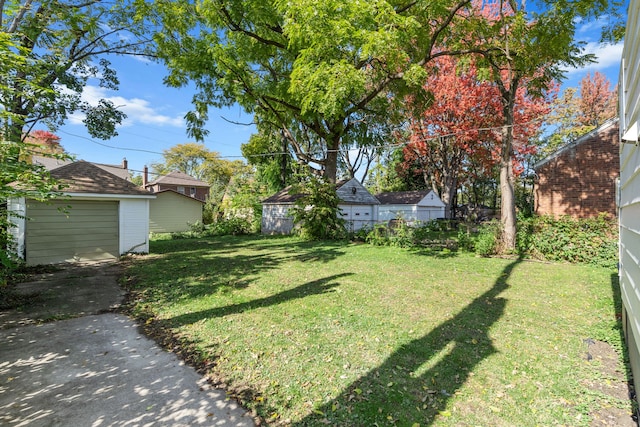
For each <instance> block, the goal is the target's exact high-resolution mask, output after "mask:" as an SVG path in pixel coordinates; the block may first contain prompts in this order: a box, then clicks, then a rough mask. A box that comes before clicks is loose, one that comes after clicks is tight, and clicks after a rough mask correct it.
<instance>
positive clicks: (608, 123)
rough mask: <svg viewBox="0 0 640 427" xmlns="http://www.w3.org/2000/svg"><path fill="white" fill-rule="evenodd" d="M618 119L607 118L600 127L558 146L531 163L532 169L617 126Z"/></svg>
mask: <svg viewBox="0 0 640 427" xmlns="http://www.w3.org/2000/svg"><path fill="white" fill-rule="evenodd" d="M619 121H620V118H619V117H614V118H612V119H609V120H607V121H606V122H604V123H603V124H602V125H601V126H600V127H598V128H596V129H594V130H592V131H591V132H588V133H586V134H584V135H582V136H581V137H579V138H577V139H574V140H573V141H571V142H569V143H567V144H565V145H563V146H561V147H560V148H558V149H557V150H556V151H554V152H553V153H551V154H549V155H548V156H547V157H545V158H544V159H542V160H540V161H538V162H537V163H536V164H534V165H533V169H534V170H537V169H539V168H540V167H542V166H544V165H545V164H547V163H549V162H550V161H552V160H553V159H555V158H557V157H559V156H561V155H562V153H564V152H565V151H567V150H570V149H571V148H574V147H576V146H578V145H580V144H582V143H584V142H586V141H588V140H590V139H591V138H593V137H595V136H596V135H598V134H599V133H601V132H604V131H605V130H607V129H608V128H610V127H611V126H617V125H618V122H619Z"/></svg>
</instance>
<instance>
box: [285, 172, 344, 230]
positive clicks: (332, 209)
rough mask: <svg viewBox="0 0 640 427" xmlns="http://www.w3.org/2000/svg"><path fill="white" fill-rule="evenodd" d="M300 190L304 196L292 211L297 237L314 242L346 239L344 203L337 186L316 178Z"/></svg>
mask: <svg viewBox="0 0 640 427" xmlns="http://www.w3.org/2000/svg"><path fill="white" fill-rule="evenodd" d="M300 190H301V193H302V194H304V196H303V197H302V198H300V199H298V200H297V201H296V204H295V207H293V208H292V209H291V214H292V216H293V222H294V223H295V224H296V228H295V231H296V233H297V234H298V235H299V236H300V237H302V238H304V239H310V240H324V239H330V240H340V239H344V238H346V237H347V230H346V228H345V221H344V219H342V217H341V215H340V208H339V207H338V205H339V203H340V199H339V198H338V194H337V193H336V186H335V184H332V183H329V182H324V181H322V180H320V179H318V178H315V177H312V178H310V181H309V182H307V183H306V185H305V187H304V189H300Z"/></svg>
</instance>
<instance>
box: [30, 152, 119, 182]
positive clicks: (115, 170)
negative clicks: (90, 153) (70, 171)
mask: <svg viewBox="0 0 640 427" xmlns="http://www.w3.org/2000/svg"><path fill="white" fill-rule="evenodd" d="M31 161H32V162H33V163H34V164H37V165H42V166H44V168H45V169H46V170H48V171H52V170H54V169H57V168H59V167H62V166H65V165H68V164H71V163H73V160H61V159H56V158H53V157H45V156H33V157H32V160H31ZM91 163H93V162H91ZM93 164H94V165H96V166H98V167H99V168H100V169H103V170H105V171H107V172H109V173H112V174H114V175H116V176H118V177H120V178H122V179H126V180H127V181H129V180H130V179H131V176H129V169H127V168H125V167H124V166H123V165H107V164H103V163H93Z"/></svg>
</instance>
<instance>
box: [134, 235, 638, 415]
mask: <svg viewBox="0 0 640 427" xmlns="http://www.w3.org/2000/svg"><path fill="white" fill-rule="evenodd" d="M151 252H152V255H150V256H148V257H145V258H140V259H138V260H137V261H135V262H134V263H133V264H132V265H131V267H130V268H129V269H128V278H129V280H128V282H129V287H130V289H131V291H132V301H131V311H132V312H133V313H134V314H135V315H137V316H138V317H140V318H141V319H143V320H145V323H146V324H147V326H148V327H150V328H152V329H155V330H162V331H169V332H170V333H171V334H172V337H173V338H172V340H171V345H174V346H176V347H177V348H186V349H187V351H186V354H188V355H189V357H191V358H192V359H193V360H194V361H195V363H196V364H198V365H199V366H201V367H205V368H206V369H207V371H208V373H209V375H211V377H212V378H214V379H215V380H216V381H217V382H218V383H219V384H222V385H224V386H225V387H226V388H227V389H228V390H229V391H230V393H231V394H233V395H235V396H236V397H238V398H239V399H240V400H241V401H242V403H243V404H244V405H245V406H247V407H249V408H252V409H254V410H255V411H256V413H257V414H258V415H259V416H261V417H262V418H263V419H264V420H265V421H267V423H272V424H287V425H289V424H291V425H326V424H329V425H361V426H365V425H366V426H369V425H375V424H377V425H379V426H382V425H399V426H413V425H415V424H419V425H422V426H425V425H443V426H449V425H451V426H453V425H492V426H507V425H508V426H511V425H522V426H527V425H532V426H533V425H559V424H565V425H589V422H590V421H589V420H590V417H589V414H590V413H592V411H593V410H594V408H595V409H597V408H600V407H602V406H605V405H609V406H611V405H614V406H617V407H620V408H624V409H625V410H626V409H628V410H629V412H631V408H630V407H629V402H626V401H624V400H619V399H612V398H611V397H610V396H605V395H604V394H602V393H598V392H594V391H591V390H587V389H586V388H585V386H584V385H583V384H584V382H585V381H586V380H588V381H593V380H594V379H597V378H596V377H597V376H598V375H600V374H598V370H597V367H596V366H594V362H589V361H587V357H586V354H587V346H586V344H585V339H594V340H602V341H608V342H609V343H610V344H611V345H613V346H614V347H615V348H620V334H619V329H618V326H619V325H618V323H617V321H616V308H615V304H614V301H613V300H614V298H613V297H612V286H615V285H616V282H615V281H616V274H615V271H612V270H609V269H605V268H598V267H594V266H579V265H566V264H542V263H537V262H530V261H522V260H518V259H497V258H479V257H475V256H473V255H469V254H465V253H458V252H451V253H450V254H448V256H431V255H430V254H429V253H428V252H420V251H411V250H407V249H401V248H396V247H386V246H385V247H374V246H371V245H366V244H347V243H326V242H315V243H309V242H304V241H301V240H298V239H296V238H292V237H216V238H203V239H195V240H164V241H152V242H151ZM621 369H623V368H622V364H621Z"/></svg>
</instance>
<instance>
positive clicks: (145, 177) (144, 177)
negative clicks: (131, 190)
mask: <svg viewBox="0 0 640 427" xmlns="http://www.w3.org/2000/svg"><path fill="white" fill-rule="evenodd" d="M148 183H149V168H148V167H147V165H144V172H143V173H142V188H147V184H148Z"/></svg>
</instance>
